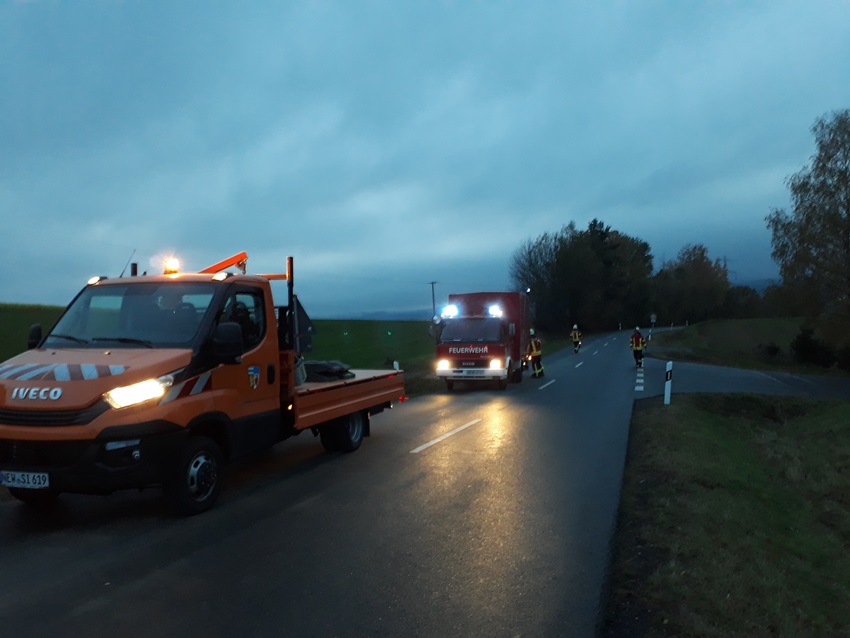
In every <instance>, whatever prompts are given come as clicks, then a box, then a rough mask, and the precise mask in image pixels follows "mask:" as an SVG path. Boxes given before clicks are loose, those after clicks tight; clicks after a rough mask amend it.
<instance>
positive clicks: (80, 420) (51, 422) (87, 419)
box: [0, 400, 109, 427]
mask: <svg viewBox="0 0 850 638" xmlns="http://www.w3.org/2000/svg"><path fill="white" fill-rule="evenodd" d="M108 409H109V404H107V403H106V402H105V401H102V400H101V401H98V402H97V403H95V404H93V405H90V406H89V407H87V408H83V409H82V410H43V411H42V410H0V424H3V425H30V426H34V427H40V426H41V427H50V426H63V425H85V424H86V423H91V422H92V421H93V420H94V419H96V418H97V417H99V416H100V415H101V414H103V413H104V412H106V411H107V410H108Z"/></svg>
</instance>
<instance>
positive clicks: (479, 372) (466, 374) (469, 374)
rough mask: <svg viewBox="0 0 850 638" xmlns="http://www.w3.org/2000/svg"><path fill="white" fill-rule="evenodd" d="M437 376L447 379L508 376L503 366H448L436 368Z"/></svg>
mask: <svg viewBox="0 0 850 638" xmlns="http://www.w3.org/2000/svg"><path fill="white" fill-rule="evenodd" d="M437 378H438V379H447V380H449V381H475V380H477V379H481V380H488V381H492V380H494V379H499V380H503V379H507V378H508V371H507V370H506V369H505V368H455V369H451V368H450V369H448V370H437Z"/></svg>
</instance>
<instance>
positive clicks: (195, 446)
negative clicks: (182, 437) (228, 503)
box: [165, 436, 224, 516]
mask: <svg viewBox="0 0 850 638" xmlns="http://www.w3.org/2000/svg"><path fill="white" fill-rule="evenodd" d="M223 464H224V461H223V457H222V454H221V448H219V446H218V443H216V442H215V441H214V440H212V439H211V438H209V437H206V436H192V437H189V440H188V441H187V442H186V446H185V448H184V449H183V452H182V453H181V455H180V461H179V462H178V464H177V467H176V468H175V471H174V474H173V475H172V477H171V479H170V480H169V481H168V482H167V483H166V485H165V496H166V499H167V500H168V502H169V505H170V506H171V509H172V510H173V511H174V512H175V513H176V514H178V515H179V516H193V515H195V514H200V513H202V512H206V511H207V510H208V509H210V508H211V507H212V506H213V505H214V504H215V502H216V500H218V495H219V493H220V492H221V470H222V467H223Z"/></svg>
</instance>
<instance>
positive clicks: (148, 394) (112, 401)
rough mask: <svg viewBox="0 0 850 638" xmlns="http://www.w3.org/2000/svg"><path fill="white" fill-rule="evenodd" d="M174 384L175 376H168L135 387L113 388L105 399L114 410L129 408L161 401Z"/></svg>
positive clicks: (106, 394) (136, 384) (141, 382)
mask: <svg viewBox="0 0 850 638" xmlns="http://www.w3.org/2000/svg"><path fill="white" fill-rule="evenodd" d="M173 383H174V375H172V374H166V375H164V376H162V377H159V378H158V379H148V380H146V381H140V382H139V383H134V384H133V385H125V386H123V387H120V388H113V389H112V390H110V391H109V392H106V393H104V395H103V398H104V399H106V402H107V403H108V404H109V405H111V406H112V407H113V408H116V409H120V408H128V407H130V406H131V405H138V404H139V403H144V402H145V401H151V400H153V399H159V398H160V397H162V396H163V395H164V394H165V392H166V391H167V390H168V388H170V387H171V385H172V384H173Z"/></svg>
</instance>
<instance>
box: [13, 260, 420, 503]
mask: <svg viewBox="0 0 850 638" xmlns="http://www.w3.org/2000/svg"><path fill="white" fill-rule="evenodd" d="M247 259H248V255H247V253H244V252H242V253H238V254H237V255H234V256H233V257H230V258H228V259H225V260H223V261H221V262H218V263H216V264H214V265H212V266H210V267H209V268H205V269H203V270H201V271H199V272H196V273H184V272H180V270H179V268H178V266H177V264H176V263H172V262H168V263H167V264H166V265H165V268H164V272H163V274H157V275H141V276H138V275H137V274H136V272H137V269H136V267H135V266H136V265H135V264H134V265H133V266H134V268H133V269H132V270H131V275H130V276H129V277H117V278H111V279H110V278H104V277H94V278H92V279H91V280H89V282H88V284H87V285H86V286H85V287H84V288H83V289H82V290H81V291H80V292H79V294H77V296H76V297H75V298H74V299H73V301H72V302H71V303H70V304H69V305H68V306H67V307H66V308H65V310H64V312H63V313H62V315H61V316H60V318H59V319H58V321H57V322H56V324H55V325H54V326H53V327H52V329H50V330H49V331H48V332H47V333H46V334H43V332H42V328H41V326H39V325H34V326H32V327H31V328H30V333H29V337H28V347H29V349H28V350H27V351H25V352H23V353H21V354H19V355H17V356H15V357H13V358H12V359H9V360H8V361H6V362H4V363H0V485H4V486H5V487H6V488H8V490H9V492H11V494H12V495H13V496H14V497H16V498H18V499H20V500H21V501H24V502H27V503H34V504H41V505H44V504H47V503H50V502H53V501H54V500H55V499H56V498H57V497H58V496H59V494H61V493H63V492H74V493H84V494H107V493H110V492H113V491H115V490H120V489H129V488H144V487H148V486H161V487H162V488H163V490H164V492H163V493H164V496H165V497H166V500H167V502H168V503H169V504H170V505H171V506H172V507H173V509H174V511H175V512H177V513H178V514H180V515H192V514H198V513H201V512H203V511H206V510H208V509H209V508H210V507H212V506H213V504H214V503H215V502H216V500H217V498H218V496H219V492H220V490H221V478H222V469H223V466H224V465H225V464H226V463H227V462H229V461H232V460H234V459H237V458H240V457H243V456H246V455H248V454H250V453H252V452H255V451H257V450H260V449H264V448H268V447H270V446H273V445H275V444H276V443H278V442H280V441H282V440H284V439H286V438H288V437H290V436H293V435H297V434H300V433H301V432H303V431H305V430H309V431H312V432H313V434H314V435H316V436H318V437H319V438H320V440H321V443H322V445H323V446H324V447H325V449H326V450H328V451H345V452H351V451H354V450H356V449H357V448H359V447H360V444H361V442H362V440H363V437H364V436H368V435H369V434H370V417H371V416H373V415H375V414H378V413H379V412H381V411H383V410H384V409H386V408H390V407H392V406H393V402H394V401H397V400H403V399H404V398H405V396H404V392H405V389H404V372H403V371H402V370H398V369H392V370H347V371H343V372H344V373H341V374H340V375H339V377H338V378H332V379H330V380H324V381H313V380H310V379H309V378H307V375H306V373H305V368H304V365H303V356H302V354H303V353H306V352H309V351H310V350H311V339H312V332H313V331H312V324H311V322H310V319H309V317H308V316H307V314H306V312H305V311H304V308H303V307H302V305H301V303H300V301H299V300H298V296H297V295H296V294H295V293H294V288H293V284H294V278H293V259H292V258H291V257H288V258H287V260H286V272H285V273H281V274H266V275H250V274H247V272H246V264H247ZM234 270H235V271H236V272H234ZM275 280H280V281H281V282H284V283H285V286H286V303H285V305H279V306H278V305H275V302H274V298H273V295H272V282H273V281H275ZM280 285H284V284H280Z"/></svg>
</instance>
